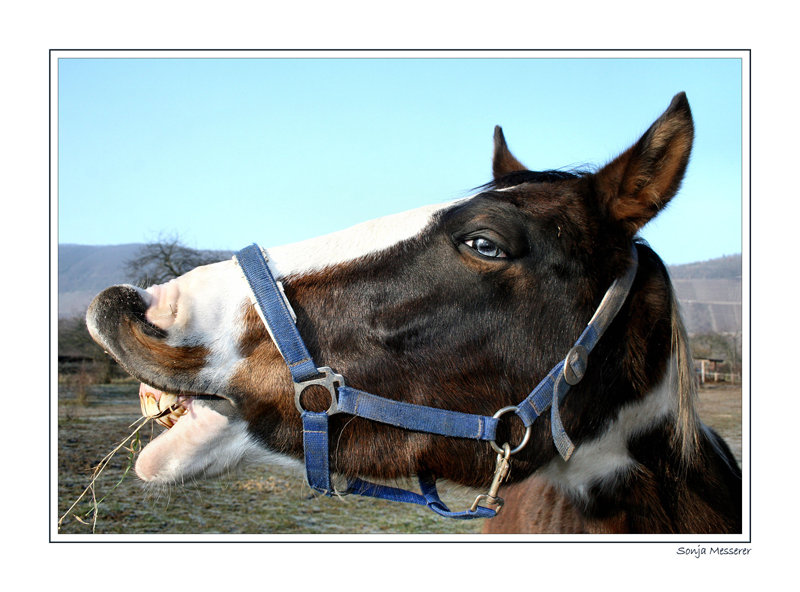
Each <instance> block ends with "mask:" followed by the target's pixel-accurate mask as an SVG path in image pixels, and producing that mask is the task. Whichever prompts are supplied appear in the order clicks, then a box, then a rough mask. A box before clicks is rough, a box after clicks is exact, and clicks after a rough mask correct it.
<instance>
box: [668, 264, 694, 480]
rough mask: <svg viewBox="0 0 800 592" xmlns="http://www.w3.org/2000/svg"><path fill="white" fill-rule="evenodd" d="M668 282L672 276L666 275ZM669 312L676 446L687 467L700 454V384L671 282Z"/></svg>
mask: <svg viewBox="0 0 800 592" xmlns="http://www.w3.org/2000/svg"><path fill="white" fill-rule="evenodd" d="M667 279H668V280H669V275H667ZM669 288H670V294H671V296H670V308H671V309H672V352H673V355H674V356H675V360H676V363H677V368H676V369H675V370H676V373H677V391H678V417H677V418H676V420H677V421H676V424H675V427H676V431H675V442H674V444H675V445H676V447H677V449H678V450H680V451H681V452H682V454H681V459H682V461H683V464H684V465H686V464H688V463H689V462H691V460H693V459H694V457H695V455H696V454H697V450H698V444H699V437H700V431H701V430H700V417H699V416H698V414H697V381H696V379H695V375H694V362H693V360H692V352H691V350H690V347H689V338H688V335H687V333H686V326H685V325H684V323H683V318H682V316H681V312H680V304H679V303H678V299H677V297H676V296H675V290H674V289H673V287H672V282H671V281H669Z"/></svg>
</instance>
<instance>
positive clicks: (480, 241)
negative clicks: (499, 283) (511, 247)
mask: <svg viewBox="0 0 800 592" xmlns="http://www.w3.org/2000/svg"><path fill="white" fill-rule="evenodd" d="M464 244H465V245H467V246H468V247H470V248H471V249H474V250H475V251H477V252H478V253H480V254H481V255H483V256H484V257H494V258H501V257H508V255H506V254H505V252H504V251H503V250H502V249H501V248H500V247H498V246H497V245H496V244H494V243H493V242H492V241H490V240H489V239H488V238H482V237H481V238H476V239H470V240H468V241H465V242H464Z"/></svg>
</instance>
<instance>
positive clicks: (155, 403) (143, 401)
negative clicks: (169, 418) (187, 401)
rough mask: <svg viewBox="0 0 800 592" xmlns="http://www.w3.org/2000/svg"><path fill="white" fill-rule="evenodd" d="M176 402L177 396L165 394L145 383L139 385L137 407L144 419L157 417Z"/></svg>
mask: <svg viewBox="0 0 800 592" xmlns="http://www.w3.org/2000/svg"><path fill="white" fill-rule="evenodd" d="M177 402H178V396H177V395H173V394H171V393H165V392H164V391H160V390H158V389H156V388H153V387H152V386H149V385H146V384H145V383H141V384H140V385H139V405H140V406H141V408H142V415H144V416H145V417H158V416H159V415H161V413H163V412H164V411H166V410H167V409H169V408H170V407H171V406H173V405H174V404H175V403H177Z"/></svg>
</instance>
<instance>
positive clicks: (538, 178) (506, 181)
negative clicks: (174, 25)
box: [478, 170, 583, 191]
mask: <svg viewBox="0 0 800 592" xmlns="http://www.w3.org/2000/svg"><path fill="white" fill-rule="evenodd" d="M582 174H583V173H582V172H578V173H570V172H567V171H553V170H550V171H513V172H511V173H507V174H505V175H503V176H502V177H500V178H498V179H494V180H493V181H490V182H489V183H486V184H485V185H482V186H481V187H478V189H479V190H482V191H491V190H493V189H506V188H508V187H515V186H517V185H522V184H523V183H555V182H557V181H567V180H569V179H577V178H578V177H580V176H581V175H582Z"/></svg>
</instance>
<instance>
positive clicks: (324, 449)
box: [233, 244, 638, 520]
mask: <svg viewBox="0 0 800 592" xmlns="http://www.w3.org/2000/svg"><path fill="white" fill-rule="evenodd" d="M632 257H633V263H632V264H631V266H630V268H628V270H627V271H626V273H625V275H623V276H622V277H620V278H617V279H616V280H614V282H613V283H612V284H611V287H609V289H608V291H607V292H606V294H605V296H604V297H603V300H602V301H601V302H600V305H599V306H598V308H597V310H596V311H595V313H594V315H593V316H592V319H591V320H590V321H589V324H588V325H587V326H586V329H584V331H583V333H581V335H580V337H579V338H578V340H577V341H576V342H575V345H574V346H573V347H572V349H570V350H569V352H568V353H567V356H566V357H565V358H564V360H562V361H560V362H559V363H558V364H556V366H555V367H554V368H553V369H552V370H551V371H550V372H549V373H548V374H547V376H545V377H544V379H542V381H541V382H540V383H539V384H538V386H537V387H536V388H535V389H533V391H532V392H531V393H530V394H529V395H528V396H527V398H525V400H524V401H522V402H521V403H519V404H518V405H515V406H510V407H504V408H502V409H500V410H499V411H498V412H497V413H495V414H494V415H493V416H492V417H488V416H483V415H472V414H469V413H461V412H456V411H448V410H445V409H437V408H433V407H425V406H421V405H412V404H410V403H403V402H401V401H393V400H391V399H385V398H383V397H379V396H377V395H372V394H369V393H365V392H363V391H359V390H357V389H354V388H351V387H349V386H347V385H346V384H345V381H344V378H343V377H342V376H341V375H339V374H336V373H335V372H334V371H333V370H331V369H330V368H328V367H321V368H318V367H317V365H316V364H315V363H314V360H313V359H312V358H311V354H309V352H308V349H307V348H306V345H305V343H304V342H303V339H302V337H300V333H299V332H298V330H297V326H296V325H295V315H294V312H293V311H292V307H291V305H290V304H289V301H288V300H287V298H286V295H285V294H284V292H283V286H282V285H281V284H280V282H276V281H275V278H274V277H273V275H272V272H271V271H270V269H269V265H268V261H269V259H268V257H267V254H266V252H265V251H264V250H263V249H261V248H260V247H259V246H258V245H256V244H253V245H250V246H249V247H245V248H244V249H242V250H241V251H239V252H238V253H236V255H234V257H233V259H234V261H235V262H236V263H237V264H238V265H239V267H240V268H241V270H242V274H243V275H244V278H245V279H246V280H247V282H248V285H249V286H250V292H251V300H252V301H253V304H254V305H255V308H256V311H257V312H258V315H259V316H260V317H261V320H262V321H263V322H264V324H265V325H266V327H267V330H268V331H269V334H270V335H271V336H272V339H273V340H274V342H275V345H277V347H278V350H279V351H280V352H281V355H282V356H283V359H284V360H285V362H286V364H287V366H288V367H289V371H290V372H291V374H292V380H293V382H294V385H295V405H296V406H297V409H298V411H299V412H300V416H301V418H302V421H303V447H304V450H305V461H306V479H307V481H308V484H309V485H310V486H311V487H313V488H314V489H316V490H317V491H320V492H322V493H324V494H326V495H333V494H337V495H341V494H349V493H352V494H358V495H365V496H370V497H377V498H381V499H388V500H391V501H398V502H408V503H414V504H419V505H423V506H427V507H428V508H430V509H431V510H432V511H434V512H436V513H437V514H439V515H441V516H446V517H448V518H457V519H462V520H463V519H471V518H492V517H494V516H495V515H496V514H497V512H498V511H499V509H500V507H502V504H503V500H502V499H501V498H499V497H497V490H498V488H499V486H500V483H501V482H502V480H503V479H504V478H505V477H506V475H507V473H508V468H509V457H510V456H511V455H513V454H515V453H517V452H519V451H520V450H521V449H522V448H523V447H524V446H525V444H527V442H528V437H529V436H530V433H531V426H532V425H533V422H534V421H535V420H536V418H537V417H539V416H540V415H541V414H542V413H543V412H544V411H546V410H547V408H548V407H549V408H550V419H551V430H552V435H553V442H554V443H555V446H556V448H557V449H558V452H559V453H560V454H561V456H562V457H563V458H564V460H569V457H570V456H571V455H572V453H573V451H574V450H575V446H574V445H573V443H572V441H571V440H570V439H569V437H568V436H567V434H566V432H565V431H564V426H563V424H562V422H561V415H560V413H559V403H560V401H561V399H562V398H563V397H564V395H565V394H566V393H567V391H568V390H569V388H570V386H573V385H576V384H578V382H580V380H581V379H582V378H583V375H584V374H585V372H586V368H587V365H588V359H589V353H590V352H591V351H592V349H593V348H594V346H595V345H596V344H597V342H598V341H599V340H600V338H601V337H602V335H603V333H604V332H605V330H606V329H607V328H608V326H609V325H610V324H611V321H613V320H614V317H615V316H616V315H617V313H618V312H619V310H620V308H621V307H622V304H623V303H624V302H625V299H626V298H627V296H628V293H629V292H630V288H631V285H632V284H633V280H634V278H635V276H636V269H637V265H638V256H637V251H636V246H635V245H634V246H633V247H632ZM313 385H317V386H322V387H324V388H326V389H327V390H328V392H329V393H330V396H331V404H330V407H329V408H328V409H327V411H321V412H316V411H307V410H305V409H303V407H302V404H301V400H300V398H301V395H302V393H303V391H304V390H305V389H306V388H308V387H310V386H313ZM512 411H513V412H514V413H516V414H517V416H518V417H519V418H520V419H521V420H522V422H523V424H524V425H525V427H526V432H525V437H524V439H523V441H522V442H521V443H520V444H519V445H518V446H516V447H515V448H513V449H512V448H511V447H510V446H509V445H508V444H504V445H503V447H500V446H498V445H497V443H496V442H495V434H496V432H497V425H498V423H499V421H500V417H502V416H503V415H504V414H506V413H509V412H512ZM336 413H346V414H349V415H355V416H358V417H363V418H365V419H370V420H372V421H378V422H381V423H386V424H389V425H393V426H397V427H400V428H404V429H407V430H413V431H418V432H427V433H430V434H439V435H443V436H450V437H454V438H472V439H475V440H485V441H488V442H489V443H490V444H491V445H492V448H493V449H494V450H495V451H496V452H497V453H498V454H497V467H496V470H495V476H494V481H493V482H492V486H491V489H490V490H489V493H488V494H487V495H481V496H478V498H477V499H476V500H475V503H474V504H473V505H472V507H471V508H470V509H469V510H466V511H462V512H453V511H451V510H450V509H449V508H448V507H447V506H446V505H445V504H444V503H443V502H442V501H441V500H440V499H439V494H438V493H437V491H436V479H435V476H433V475H430V474H425V473H422V474H419V475H418V478H419V484H420V489H421V491H422V495H420V494H418V493H414V492H412V491H406V490H403V489H398V488H395V487H389V486H386V485H378V484H374V483H368V482H366V481H362V480H361V479H358V478H355V479H349V480H348V482H347V489H346V490H345V491H335V490H334V488H333V486H332V484H331V473H330V467H329V437H328V436H329V430H328V418H329V417H330V416H331V415H333V414H336ZM484 500H485V501H487V502H488V503H489V504H491V505H497V506H498V508H497V510H494V509H491V508H487V507H484V506H480V505H479V502H480V501H484Z"/></svg>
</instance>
